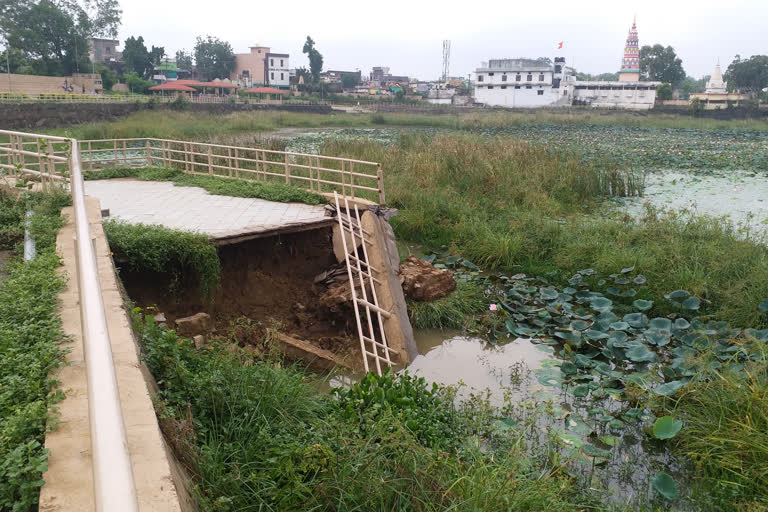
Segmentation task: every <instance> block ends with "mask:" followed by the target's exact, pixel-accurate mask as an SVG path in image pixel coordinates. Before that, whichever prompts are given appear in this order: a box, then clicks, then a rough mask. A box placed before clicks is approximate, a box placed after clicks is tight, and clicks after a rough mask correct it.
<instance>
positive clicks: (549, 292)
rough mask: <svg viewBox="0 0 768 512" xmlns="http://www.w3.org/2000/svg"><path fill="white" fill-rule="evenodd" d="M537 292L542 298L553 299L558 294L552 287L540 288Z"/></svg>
mask: <svg viewBox="0 0 768 512" xmlns="http://www.w3.org/2000/svg"><path fill="white" fill-rule="evenodd" d="M539 293H541V298H542V299H544V300H554V299H556V298H557V297H558V296H559V295H560V294H559V293H558V291H557V290H555V289H554V288H542V289H541V290H540V291H539Z"/></svg>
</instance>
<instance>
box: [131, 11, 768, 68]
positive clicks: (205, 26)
mask: <svg viewBox="0 0 768 512" xmlns="http://www.w3.org/2000/svg"><path fill="white" fill-rule="evenodd" d="M121 7H122V9H123V22H122V26H121V28H120V34H119V38H120V40H121V41H125V39H126V38H128V37H129V36H132V35H133V36H139V35H141V36H143V37H144V40H145V42H146V44H147V46H148V47H149V46H150V45H152V44H153V45H155V46H164V47H165V50H166V54H168V55H170V56H173V55H175V52H176V50H179V49H187V50H190V51H191V50H192V48H193V47H194V43H195V38H196V37H197V36H198V35H202V36H204V35H212V36H215V37H219V38H220V39H223V40H225V41H228V42H229V43H230V44H231V45H232V48H233V49H234V51H235V53H246V52H248V47H249V46H253V45H256V44H260V45H262V46H267V47H270V48H271V49H272V51H273V52H279V53H288V54H290V65H291V67H301V66H306V67H309V66H308V61H307V58H306V55H304V54H303V53H302V52H301V50H302V47H303V44H304V41H305V40H306V37H307V36H308V35H309V36H311V37H312V39H314V41H315V45H316V48H317V49H318V50H319V51H320V53H322V55H323V58H324V66H323V68H324V69H337V70H344V71H354V70H358V69H359V70H361V71H362V72H363V74H364V75H365V74H368V73H369V72H370V70H371V68H372V67H373V66H387V67H389V68H390V72H391V73H392V74H394V75H407V76H410V77H412V78H414V77H415V78H418V79H421V80H431V79H436V78H438V77H439V76H440V74H441V70H442V42H443V40H445V39H448V40H450V41H451V58H450V75H451V76H467V74H468V73H471V72H473V71H474V70H475V68H477V67H479V66H480V63H481V62H482V61H487V60H489V59H497V58H515V57H530V58H536V57H544V56H546V57H550V58H554V57H558V56H562V57H565V58H566V61H567V64H568V65H570V66H573V67H575V68H576V69H577V70H578V71H581V72H585V73H592V74H597V73H604V72H616V71H618V70H619V67H620V64H621V58H622V55H623V49H624V42H625V41H626V38H627V32H628V31H629V28H630V26H631V24H632V19H633V16H635V15H636V16H637V29H638V34H639V39H640V45H641V46H642V45H647V44H656V43H660V44H662V45H664V46H667V45H671V46H672V47H674V48H675V50H676V52H677V55H678V56H679V57H680V58H682V59H683V68H684V69H685V71H686V72H687V73H688V74H689V75H691V76H693V77H695V78H700V77H702V76H704V75H709V74H710V73H711V72H712V69H713V67H714V65H715V64H716V63H717V61H718V59H719V61H720V64H721V67H722V69H723V71H725V68H726V67H727V66H728V64H729V63H730V62H731V60H732V59H733V57H734V55H736V54H740V55H741V56H742V57H749V56H751V55H757V54H768V30H766V26H767V25H766V23H767V22H768V0H721V1H715V0H696V1H691V0H676V1H670V0H645V1H643V2H627V1H623V2H622V1H615V0H614V1H606V0H588V1H584V0H582V1H578V0H570V1H560V0H549V1H547V2H540V1H539V2H537V1H533V0H479V1H476V2H466V1H464V2H451V1H443V2H435V1H427V2H424V1H416V2H414V1H411V2H406V1H389V2H372V1H368V2H366V1H359V2H344V3H336V2H329V1H317V0H315V1H312V0H291V1H279V2H275V1H273V2H256V1H253V0H224V1H219V2H210V1H208V2H204V3H203V2H199V3H198V2H195V1H194V0H193V1H191V2H190V1H189V0H160V1H158V0H121ZM561 41H562V42H563V49H562V50H557V49H556V48H557V45H558V43H559V42H561ZM120 49H122V44H121V47H120Z"/></svg>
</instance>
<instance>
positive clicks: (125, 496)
mask: <svg viewBox="0 0 768 512" xmlns="http://www.w3.org/2000/svg"><path fill="white" fill-rule="evenodd" d="M3 137H5V138H7V139H8V142H4V143H1V144H0V169H3V170H5V171H6V172H7V173H8V174H9V175H10V176H12V177H15V178H17V179H19V178H31V179H33V180H39V181H41V182H42V183H43V186H44V187H46V186H48V187H50V186H62V187H67V185H69V188H70V190H71V194H72V203H73V207H74V214H75V215H74V217H75V233H76V254H77V267H76V268H77V274H78V275H77V278H78V284H79V292H80V317H81V320H82V331H83V333H82V334H83V346H84V352H85V360H86V372H87V380H88V414H89V423H90V432H91V456H92V463H93V482H94V497H95V503H96V510H98V511H110V512H111V511H119V512H123V511H124V512H136V511H137V510H138V502H137V497H136V487H135V484H134V477H133V470H132V466H131V458H130V453H129V451H128V442H127V439H126V434H125V423H124V421H123V413H122V407H121V402H120V393H119V390H118V386H117V376H116V372H115V365H114V360H113V357H112V345H111V342H110V338H109V331H108V328H107V318H106V313H105V310H104V301H103V298H102V295H101V285H100V282H99V271H98V265H97V261H96V251H95V249H94V244H93V236H92V234H91V231H90V226H89V224H88V214H87V212H86V206H85V190H84V189H85V187H84V183H83V176H82V169H81V162H80V151H79V145H78V142H77V141H76V140H75V139H67V138H62V137H51V136H48V135H37V134H32V133H22V132H13V131H6V130H0V138H3Z"/></svg>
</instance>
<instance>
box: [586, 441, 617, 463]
mask: <svg viewBox="0 0 768 512" xmlns="http://www.w3.org/2000/svg"><path fill="white" fill-rule="evenodd" d="M582 450H584V453H585V454H586V455H589V456H590V457H601V458H603V459H608V458H610V457H611V451H610V450H604V449H602V448H598V447H597V446H595V445H592V444H589V443H584V446H583V447H582Z"/></svg>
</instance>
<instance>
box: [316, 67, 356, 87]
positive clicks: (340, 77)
mask: <svg viewBox="0 0 768 512" xmlns="http://www.w3.org/2000/svg"><path fill="white" fill-rule="evenodd" d="M347 75H352V76H354V77H355V84H359V83H360V82H361V81H362V73H361V72H360V71H339V70H335V69H329V70H328V71H324V72H322V73H320V81H321V82H325V83H327V84H340V83H342V82H343V81H344V77H345V76H347Z"/></svg>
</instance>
